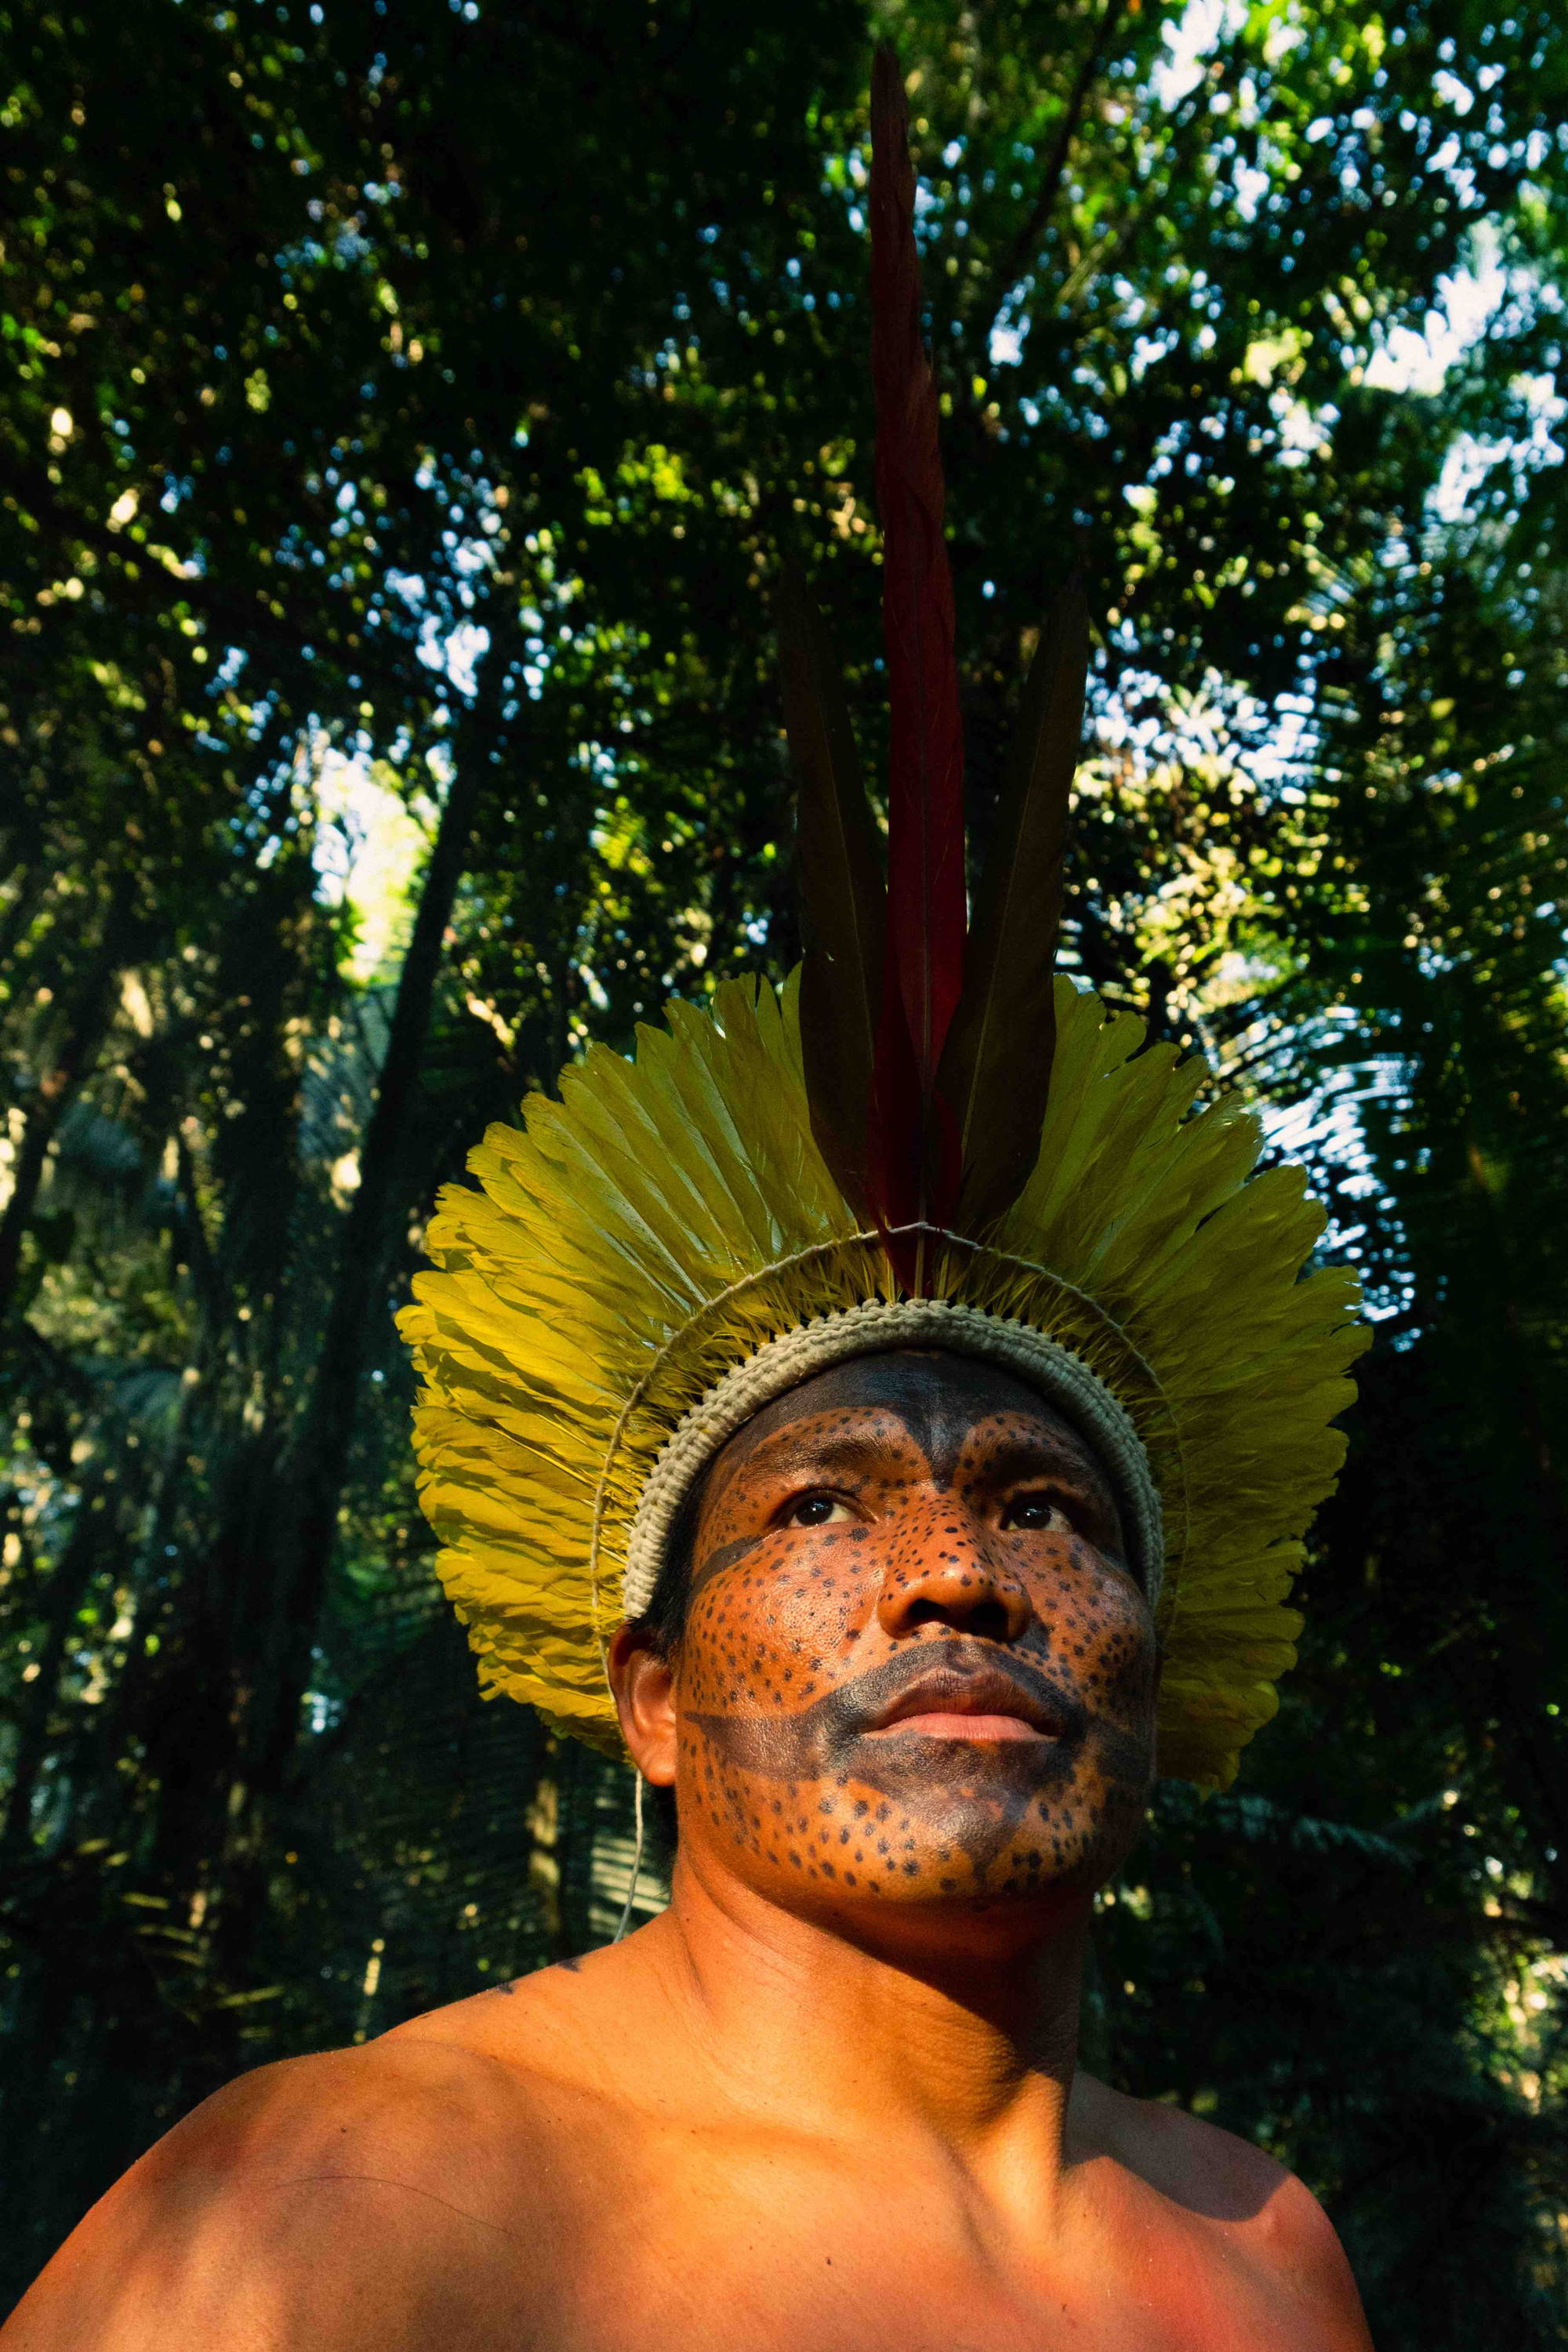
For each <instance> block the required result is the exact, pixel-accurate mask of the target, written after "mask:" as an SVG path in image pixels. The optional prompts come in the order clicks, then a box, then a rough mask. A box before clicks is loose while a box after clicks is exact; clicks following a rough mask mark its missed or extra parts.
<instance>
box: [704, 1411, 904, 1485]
mask: <svg viewBox="0 0 1568 2352" xmlns="http://www.w3.org/2000/svg"><path fill="white" fill-rule="evenodd" d="M813 1419H820V1417H819V1416H815V1415H814V1416H811V1417H805V1416H803V1418H802V1419H801V1420H799V1421H797V1422H785V1423H784V1426H783V1427H782V1428H780V1429H770V1430H766V1431H764V1432H763V1434H762V1435H761V1436H758V1437H753V1438H752V1443H751V1444H749V1445H747V1446H746V1447H744V1449H743V1450H742V1452H740V1453H739V1454H738V1455H737V1456H736V1457H734V1459H733V1460H732V1462H731V1468H732V1469H734V1470H735V1471H737V1472H738V1471H742V1470H752V1469H759V1470H765V1471H768V1472H770V1473H778V1472H780V1471H787V1470H789V1469H791V1468H792V1467H795V1466H799V1467H801V1468H806V1467H810V1468H811V1469H813V1470H853V1469H863V1468H864V1467H865V1466H866V1465H867V1463H868V1462H869V1461H871V1460H872V1459H874V1458H877V1457H881V1458H883V1459H885V1458H886V1456H887V1454H888V1452H889V1448H893V1449H895V1450H897V1451H898V1452H900V1453H902V1452H903V1451H904V1450H905V1449H906V1448H908V1449H909V1450H910V1451H912V1452H914V1453H916V1454H919V1453H920V1451H921V1449H920V1447H919V1446H918V1445H917V1444H915V1442H914V1440H913V1438H911V1437H910V1433H909V1432H908V1430H906V1429H905V1428H904V1427H903V1425H902V1423H900V1422H899V1420H898V1418H897V1416H896V1415H895V1414H892V1413H889V1414H888V1415H887V1416H886V1418H885V1419H883V1418H881V1417H880V1413H879V1422H878V1424H877V1425H876V1426H875V1427H872V1428H860V1429H853V1428H844V1427H842V1426H840V1427H837V1428H834V1427H829V1428H826V1429H824V1428H822V1427H820V1426H818V1427H817V1428H816V1429H815V1430H814V1429H813V1426H812V1421H813ZM835 1419H836V1420H838V1421H842V1419H843V1416H842V1415H835ZM921 1458H922V1459H923V1458H924V1457H923V1456H922V1457H921Z"/></svg>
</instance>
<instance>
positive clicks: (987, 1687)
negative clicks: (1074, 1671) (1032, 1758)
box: [867, 1664, 1076, 1740]
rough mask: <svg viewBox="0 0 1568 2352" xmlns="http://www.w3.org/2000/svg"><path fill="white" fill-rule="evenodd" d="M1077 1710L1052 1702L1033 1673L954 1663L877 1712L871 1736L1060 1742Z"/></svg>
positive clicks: (924, 1677) (913, 1684)
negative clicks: (1017, 1672)
mask: <svg viewBox="0 0 1568 2352" xmlns="http://www.w3.org/2000/svg"><path fill="white" fill-rule="evenodd" d="M1075 1712H1076V1710H1073V1709H1070V1708H1068V1707H1067V1706H1062V1705H1060V1704H1059V1703H1056V1702H1055V1701H1054V1700H1053V1697H1052V1696H1051V1695H1050V1694H1049V1693H1048V1692H1047V1691H1046V1690H1044V1689H1043V1688H1041V1687H1039V1685H1038V1684H1037V1678H1036V1677H1035V1675H1032V1674H1031V1675H1027V1677H1025V1676H1023V1675H1014V1674H1010V1673H1004V1672H1001V1671H999V1670H998V1669H997V1668H995V1667H994V1666H984V1665H983V1666H979V1667H977V1668H973V1669H971V1670H969V1671H965V1670H964V1668H963V1667H962V1666H960V1665H957V1664H947V1665H943V1666H938V1667H936V1668H934V1669H933V1670H932V1671H931V1672H929V1673H926V1674H922V1675H919V1676H918V1677H917V1678H916V1679H915V1680H913V1681H911V1682H910V1684H909V1685H908V1687H907V1688H906V1689H904V1690H902V1691H900V1693H899V1694H898V1696H896V1697H894V1698H892V1699H889V1701H888V1703H887V1705H886V1706H882V1707H881V1708H879V1711H878V1713H877V1714H876V1716H875V1717H873V1718H872V1720H871V1722H870V1723H869V1724H868V1727H867V1730H868V1736H869V1737H870V1738H906V1739H907V1738H927V1739H974V1740H993V1739H1030V1740H1056V1739H1064V1738H1067V1737H1068V1735H1069V1733H1070V1732H1071V1731H1072V1730H1073V1729H1074V1728H1075V1726H1074V1723H1073V1721H1072V1716H1073V1714H1074V1713H1075Z"/></svg>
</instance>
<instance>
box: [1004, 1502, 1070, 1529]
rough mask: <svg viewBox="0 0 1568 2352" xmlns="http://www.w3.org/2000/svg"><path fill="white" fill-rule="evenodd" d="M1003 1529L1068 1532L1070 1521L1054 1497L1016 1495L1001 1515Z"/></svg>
mask: <svg viewBox="0 0 1568 2352" xmlns="http://www.w3.org/2000/svg"><path fill="white" fill-rule="evenodd" d="M1002 1525H1003V1526H1004V1528H1026V1529H1028V1530H1030V1531H1032V1532H1035V1533H1054V1532H1055V1531H1056V1530H1058V1529H1060V1530H1061V1531H1062V1532H1063V1533H1064V1534H1066V1533H1068V1532H1069V1531H1070V1530H1071V1528H1072V1521H1071V1519H1070V1518H1069V1517H1068V1514H1067V1512H1066V1511H1064V1510H1063V1508H1062V1507H1061V1505H1060V1503H1059V1502H1058V1500H1057V1497H1056V1496H1054V1495H1016V1496H1014V1498H1013V1500H1012V1501H1011V1502H1010V1503H1009V1504H1008V1506H1007V1508H1006V1509H1005V1512H1004V1513H1003V1515H1002Z"/></svg>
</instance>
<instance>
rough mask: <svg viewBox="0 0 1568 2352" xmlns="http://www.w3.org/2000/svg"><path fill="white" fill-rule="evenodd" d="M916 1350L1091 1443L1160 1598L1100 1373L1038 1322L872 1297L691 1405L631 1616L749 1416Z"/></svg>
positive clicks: (668, 1467)
mask: <svg viewBox="0 0 1568 2352" xmlns="http://www.w3.org/2000/svg"><path fill="white" fill-rule="evenodd" d="M911 1347H915V1348H942V1349H946V1350H948V1351H950V1352H951V1353H952V1354H954V1355H960V1356H975V1357H978V1358H979V1359H980V1360H981V1361H982V1362H984V1363H988V1364H998V1365H1000V1366H1001V1367H1002V1368H1003V1369H1004V1370H1006V1371H1010V1372H1015V1373H1016V1374H1017V1376H1018V1377H1019V1379H1020V1380H1024V1381H1027V1382H1028V1383H1029V1385H1030V1387H1031V1388H1034V1389H1037V1390H1038V1391H1039V1393H1040V1394H1041V1395H1042V1396H1043V1397H1045V1398H1047V1400H1048V1402H1050V1403H1052V1404H1054V1405H1056V1406H1058V1408H1059V1409H1060V1411H1061V1412H1063V1413H1065V1414H1066V1416H1067V1418H1068V1421H1070V1422H1071V1423H1073V1425H1074V1427H1075V1428H1076V1429H1078V1430H1079V1432H1080V1433H1081V1434H1082V1435H1083V1436H1085V1437H1086V1438H1088V1440H1089V1444H1091V1445H1092V1446H1093V1448H1094V1450H1095V1452H1096V1454H1099V1456H1100V1460H1101V1461H1102V1463H1103V1464H1104V1465H1105V1467H1106V1469H1107V1470H1108V1471H1109V1472H1110V1477H1111V1481H1112V1484H1113V1485H1114V1486H1115V1489H1116V1499H1117V1501H1118V1503H1119V1505H1120V1506H1121V1518H1122V1526H1123V1529H1124V1532H1125V1534H1126V1536H1127V1539H1128V1543H1129V1545H1130V1547H1131V1567H1132V1568H1133V1569H1134V1570H1135V1571H1136V1572H1137V1574H1138V1577H1139V1579H1140V1581H1141V1582H1142V1587H1143V1591H1144V1592H1145V1593H1146V1595H1147V1596H1148V1600H1149V1604H1150V1606H1151V1608H1152V1606H1153V1604H1154V1603H1155V1601H1158V1599H1159V1597H1160V1578H1161V1570H1162V1569H1163V1563H1164V1548H1163V1539H1162V1535H1161V1524H1160V1497H1159V1495H1158V1492H1157V1491H1156V1489H1155V1486H1154V1481H1153V1478H1152V1475H1151V1474H1150V1469H1149V1457H1148V1455H1147V1454H1145V1453H1144V1451H1143V1445H1142V1440H1141V1438H1140V1437H1139V1435H1138V1433H1137V1431H1136V1430H1135V1429H1134V1428H1133V1426H1132V1423H1131V1420H1130V1418H1129V1417H1128V1414H1127V1412H1125V1410H1124V1409H1123V1407H1122V1406H1121V1404H1119V1403H1118V1402H1117V1400H1116V1399H1115V1397H1113V1396H1112V1395H1111V1393H1110V1390H1109V1389H1108V1388H1107V1387H1106V1385H1105V1382H1104V1381H1102V1380H1100V1378H1099V1376H1098V1374H1096V1373H1094V1372H1091V1371H1090V1370H1089V1366H1088V1365H1087V1364H1086V1363H1085V1362H1084V1361H1083V1360H1082V1359H1081V1358H1080V1357H1079V1356H1075V1355H1074V1354H1073V1353H1072V1351H1071V1349H1068V1348H1064V1347H1062V1346H1061V1345H1060V1344H1059V1343H1058V1341H1057V1340H1055V1339H1047V1337H1046V1335H1045V1333H1044V1332H1043V1331H1037V1330H1035V1329H1034V1328H1033V1327H1032V1325H1030V1324H1027V1323H1017V1322H1014V1321H1012V1320H1011V1319H1009V1318H1006V1317H1004V1316H1000V1315H987V1314H985V1313H984V1311H983V1310H982V1309H981V1308H980V1307H963V1306H960V1305H959V1304H957V1303H956V1302H955V1301H953V1300H952V1299H945V1298H907V1299H897V1300H887V1299H880V1298H871V1299H868V1300H866V1301H865V1302H864V1303H863V1304H862V1305H861V1306H858V1307H846V1308H845V1309H844V1310H843V1311H842V1312H841V1313H839V1314H835V1315H820V1316H818V1317H817V1318H816V1321H815V1322H811V1323H803V1324H801V1325H800V1326H799V1328H797V1329H795V1330H794V1331H784V1332H782V1333H781V1334H780V1335H779V1337H778V1338H777V1339H770V1340H768V1341H767V1343H766V1344H765V1346H763V1347H761V1348H759V1349H758V1350H757V1352H756V1354H755V1355H754V1356H751V1357H748V1359H747V1360H746V1361H745V1362H744V1363H743V1364H737V1365H736V1367H735V1369H734V1370H733V1371H731V1372H726V1374H725V1375H724V1378H723V1379H722V1380H721V1381H718V1382H716V1383H715V1385H714V1386H713V1387H712V1388H710V1390H709V1391H708V1393H707V1395H706V1396H705V1397H703V1398H702V1399H701V1400H700V1402H699V1403H697V1404H695V1405H693V1406H692V1408H691V1410H690V1412H689V1413H688V1414H687V1415H686V1417H685V1419H684V1420H683V1421H682V1422H681V1423H679V1426H678V1427H677V1429H676V1430H675V1432H674V1433H673V1434H672V1435H671V1437H670V1438H669V1439H668V1443H667V1444H666V1445H665V1446H664V1448H663V1451H662V1452H661V1453H660V1454H659V1457H658V1461H657V1462H656V1463H655V1464H654V1466H653V1469H652V1470H651V1472H650V1473H649V1475H648V1478H647V1484H646V1486H644V1488H643V1491H642V1498H641V1500H640V1502H639V1503H638V1505H637V1516H636V1517H635V1518H634V1519H633V1521H632V1528H631V1537H630V1539H629V1541H628V1543H627V1545H626V1581H625V1583H624V1585H623V1587H622V1606H623V1608H624V1609H625V1611H626V1615H627V1616H628V1617H640V1616H641V1615H642V1613H643V1612H644V1611H645V1610H646V1609H647V1606H648V1603H649V1602H650V1601H651V1600H652V1599H653V1592H654V1586H655V1585H656V1584H657V1582H658V1571H659V1569H660V1568H661V1566H662V1565H663V1562H664V1554H665V1547H666V1545H667V1544H668V1541H669V1538H670V1535H671V1532H672V1530H673V1528H674V1527H675V1523H676V1521H677V1519H678V1518H679V1515H680V1510H681V1507H682V1505H683V1504H684V1503H685V1501H686V1499H687V1497H688V1496H689V1494H690V1492H691V1490H692V1488H693V1486H695V1485H696V1483H697V1481H698V1479H699V1478H700V1476H701V1475H702V1473H703V1471H704V1470H705V1469H706V1468H707V1466H708V1465H709V1463H710V1462H711V1460H712V1459H713V1456H714V1455H715V1454H717V1453H718V1451H719V1449H720V1447H721V1445H723V1444H725V1443H726V1442H727V1440H728V1439H730V1438H731V1437H733V1435H734V1434H735V1432H736V1431H737V1430H738V1429H743V1428H744V1426H745V1424H746V1423H747V1422H748V1421H750V1420H751V1418H752V1414H753V1413H756V1412H761V1411H762V1409H763V1405H765V1404H771V1403H772V1402H773V1399H774V1398H775V1397H781V1396H783V1395H784V1393H785V1391H787V1390H789V1389H793V1388H795V1387H798V1385H799V1383H800V1382H801V1381H805V1380H809V1379H810V1378H811V1376H812V1374H813V1373H814V1372H821V1371H826V1370H827V1369H828V1367H829V1366H830V1365H833V1364H841V1363H845V1362H847V1360H849V1359H850V1358H851V1357H854V1356H873V1355H880V1354H881V1353H882V1352H883V1351H884V1350H885V1349H889V1348H911Z"/></svg>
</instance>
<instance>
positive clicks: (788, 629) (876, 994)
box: [773, 567, 888, 1215]
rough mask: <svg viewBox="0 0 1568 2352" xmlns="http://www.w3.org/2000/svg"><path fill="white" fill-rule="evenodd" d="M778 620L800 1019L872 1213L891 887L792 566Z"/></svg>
mask: <svg viewBox="0 0 1568 2352" xmlns="http://www.w3.org/2000/svg"><path fill="white" fill-rule="evenodd" d="M773 617H774V620H775V623H776V625H777V628H778V639H779V667H780V672H781V676H782V679H783V685H784V728H785V731H786V733H787V734H788V737H789V750H790V761H791V764H792V766H793V768H794V770H795V785H796V793H797V798H796V804H795V854H796V857H797V860H798V863H799V870H800V895H801V913H802V918H803V928H804V929H805V967H804V969H803V971H802V973H801V991H800V1025H801V1045H802V1048H803V1051H804V1055H805V1086H806V1097H807V1099H808V1101H809V1103H810V1106H811V1126H812V1133H813V1134H814V1135H815V1136H816V1141H817V1147H818V1149H819V1150H820V1151H821V1153H822V1156H823V1158H824V1159H825V1160H826V1162H827V1165H828V1167H829V1169H830V1170H831V1171H832V1173H833V1177H834V1181H836V1183H837V1186H838V1188H839V1190H840V1192H842V1193H843V1194H844V1196H845V1198H846V1200H847V1201H848V1202H849V1203H850V1204H851V1206H852V1207H853V1208H855V1209H856V1210H857V1211H858V1213H860V1214H862V1215H864V1214H866V1213H867V1212H868V1199H867V1172H866V1158H867V1142H868V1126H869V1119H870V1105H871V1066H872V1061H873V1058H874V1055H875V1052H876V1041H877V1021H878V1015H879V1007H880V1003H881V995H882V957H883V933H884V930H885V928H886V920H887V897H888V894H887V888H886V886H885V884H884V883H883V880H882V872H881V857H880V853H879V845H878V835H877V824H876V820H875V818H874V817H873V816H872V814H871V807H870V803H869V802H868V799H867V797H866V787H865V783H864V782H863V780H862V777H861V772H860V764H859V761H858V758H857V756H856V751H855V737H854V732H853V730H852V729H851V727H850V723H849V711H848V706H847V703H846V701H845V698H844V681H843V677H842V675H841V673H840V671H839V667H838V661H837V655H836V654H835V652H834V649H833V641H832V639H831V638H830V636H829V635H828V633H827V629H826V625H825V624H824V622H823V618H822V615H821V614H820V613H819V612H818V611H817V608H816V604H815V603H814V601H813V599H812V597H811V595H810V593H809V592H808V590H807V589H806V586H805V582H804V581H803V580H802V578H801V577H800V575H799V573H798V572H796V571H795V570H794V569H793V568H792V567H786V569H785V571H784V575H783V577H782V578H781V580H780V582H779V583H778V586H777V587H776V589H775V591H774V594H773Z"/></svg>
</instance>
